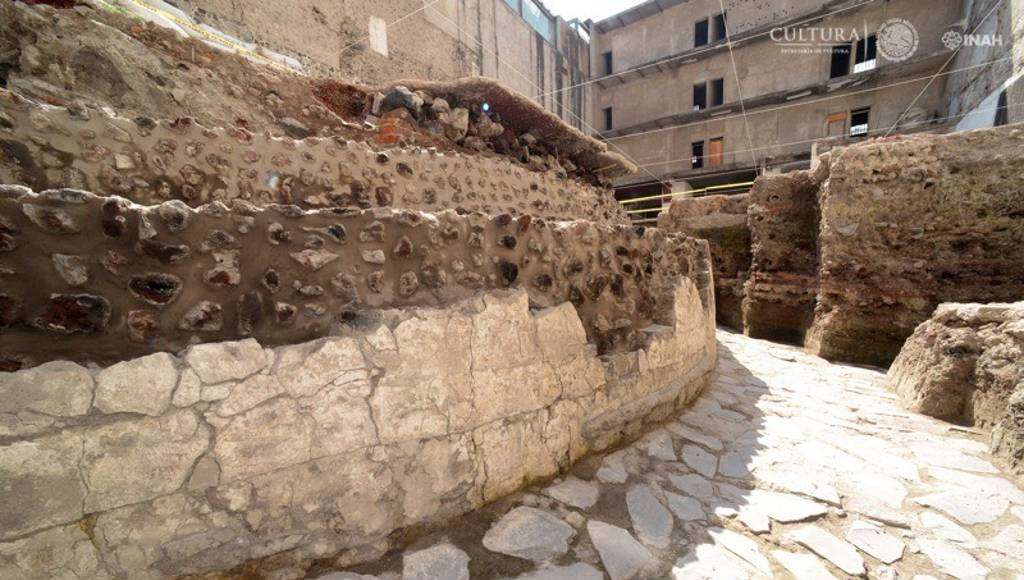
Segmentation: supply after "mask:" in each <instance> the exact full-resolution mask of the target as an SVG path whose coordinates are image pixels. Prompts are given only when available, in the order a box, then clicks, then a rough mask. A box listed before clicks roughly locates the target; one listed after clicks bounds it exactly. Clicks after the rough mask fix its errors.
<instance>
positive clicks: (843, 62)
mask: <svg viewBox="0 0 1024 580" xmlns="http://www.w3.org/2000/svg"><path fill="white" fill-rule="evenodd" d="M848 74H850V45H849V44H840V45H837V46H833V47H832V67H831V70H830V71H829V74H828V78H830V79H837V78H839V77H845V76H846V75H848Z"/></svg>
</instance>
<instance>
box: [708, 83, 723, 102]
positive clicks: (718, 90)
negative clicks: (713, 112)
mask: <svg viewBox="0 0 1024 580" xmlns="http://www.w3.org/2000/svg"><path fill="white" fill-rule="evenodd" d="M724 102H725V81H724V80H723V79H715V80H713V81H711V106H712V107H717V106H719V105H721V104H722V103H724Z"/></svg>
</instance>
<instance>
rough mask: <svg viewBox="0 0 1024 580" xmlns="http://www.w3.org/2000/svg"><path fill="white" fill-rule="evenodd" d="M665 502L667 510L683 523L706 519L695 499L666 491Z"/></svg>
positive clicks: (702, 509) (698, 502)
mask: <svg viewBox="0 0 1024 580" xmlns="http://www.w3.org/2000/svg"><path fill="white" fill-rule="evenodd" d="M665 501H666V502H668V509H669V510H671V512H672V513H674V514H675V515H676V517H677V518H679V519H680V520H683V521H684V522H691V521H695V520H703V519H704V518H705V517H707V516H706V514H705V513H704V507H703V506H702V505H701V503H700V501H698V500H697V499H696V498H693V497H687V496H682V495H679V494H675V493H672V492H671V491H666V492H665Z"/></svg>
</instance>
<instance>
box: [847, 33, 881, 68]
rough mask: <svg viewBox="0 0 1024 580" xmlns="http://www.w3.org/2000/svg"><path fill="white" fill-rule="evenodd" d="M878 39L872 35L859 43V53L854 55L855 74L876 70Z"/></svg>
mask: <svg viewBox="0 0 1024 580" xmlns="http://www.w3.org/2000/svg"><path fill="white" fill-rule="evenodd" d="M877 41H878V38H877V37H876V36H875V35H874V34H872V35H871V36H869V37H867V38H862V39H860V40H858V41H857V53H856V54H855V55H854V60H853V72H855V73H859V72H864V71H868V70H872V69H873V68H875V65H876V64H877V63H878V61H877V60H876V59H877V58H878V54H877V53H878V45H877Z"/></svg>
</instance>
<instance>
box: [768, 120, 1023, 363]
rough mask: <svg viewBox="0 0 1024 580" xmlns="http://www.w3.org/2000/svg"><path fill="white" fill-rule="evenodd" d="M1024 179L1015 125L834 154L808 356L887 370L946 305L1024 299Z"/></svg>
mask: <svg viewBox="0 0 1024 580" xmlns="http://www.w3.org/2000/svg"><path fill="white" fill-rule="evenodd" d="M1022 173H1024V131H1022V130H1021V129H1020V128H1018V127H1013V126H1010V127H1004V128H998V129H985V130H978V131H970V132H964V133H954V134H949V135H915V136H911V137H901V138H898V139H890V140H878V141H871V142H868V143H865V144H862V145H858V146H854V147H849V148H847V149H842V150H838V151H836V152H833V156H832V161H831V173H830V176H829V179H828V181H827V182H826V184H825V186H824V187H823V188H822V191H821V198H820V200H821V237H820V247H821V269H820V284H821V288H820V291H819V296H818V306H817V309H816V311H815V319H814V326H813V328H812V329H811V331H810V333H809V338H808V346H809V348H810V349H811V350H812V351H813V352H815V353H817V354H819V355H821V356H823V357H825V358H828V359H833V360H843V361H850V362H858V363H868V364H878V365H888V364H889V363H891V362H892V360H893V359H894V358H895V357H896V355H897V353H898V352H899V350H900V348H901V347H902V345H903V342H904V340H906V338H907V337H909V336H910V334H911V333H912V332H913V330H914V328H916V327H917V325H918V324H920V323H921V322H923V321H925V320H927V319H928V317H929V316H930V315H931V314H932V311H933V310H934V309H935V307H936V306H937V305H938V304H939V303H941V302H1006V301H1014V300H1018V299H1020V298H1021V297H1022V296H1024V181H1022V180H1021V178H1020V176H1021V174H1022ZM755 260H756V255H755Z"/></svg>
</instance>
